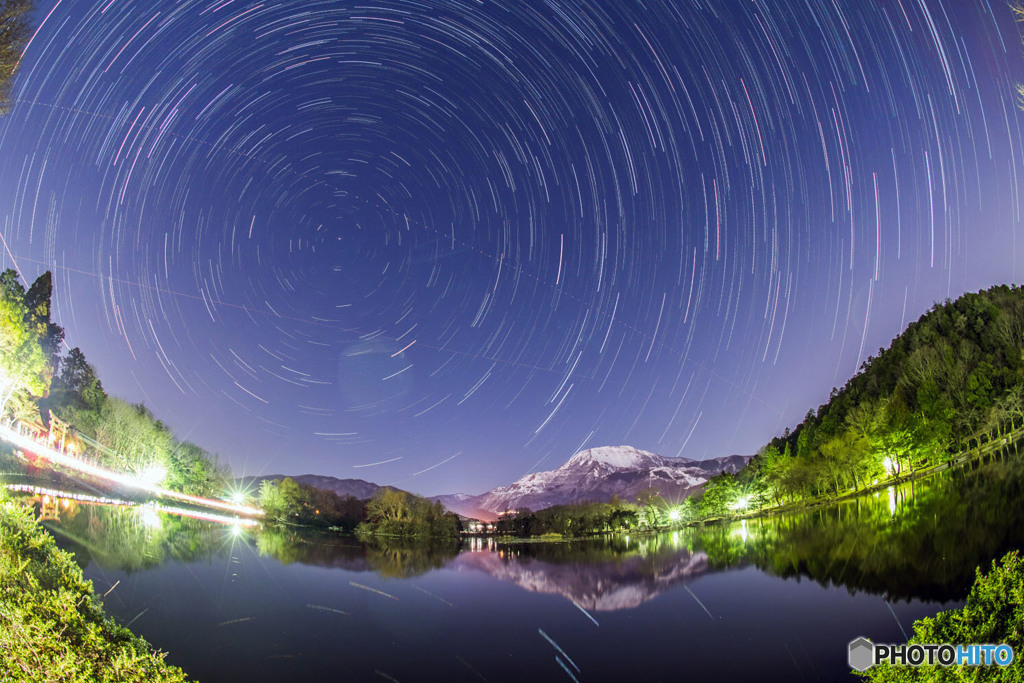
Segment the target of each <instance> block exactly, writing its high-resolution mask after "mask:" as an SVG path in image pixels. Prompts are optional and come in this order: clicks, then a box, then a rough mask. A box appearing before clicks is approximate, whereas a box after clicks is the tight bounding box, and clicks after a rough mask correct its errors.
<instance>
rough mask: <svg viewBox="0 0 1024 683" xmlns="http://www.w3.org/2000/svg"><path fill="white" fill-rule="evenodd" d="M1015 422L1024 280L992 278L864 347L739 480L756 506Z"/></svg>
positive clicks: (899, 463) (944, 453) (849, 483)
mask: <svg viewBox="0 0 1024 683" xmlns="http://www.w3.org/2000/svg"><path fill="white" fill-rule="evenodd" d="M1022 425H1024V289H1022V288H1020V287H1016V286H998V287H992V288H991V289H988V290H986V291H981V292H978V293H976V294H975V293H968V294H965V295H963V296H962V297H960V298H959V299H957V300H956V301H946V302H944V303H941V304H936V305H935V306H933V307H932V309H931V310H930V311H929V312H928V313H926V314H925V315H923V316H922V317H921V318H920V319H919V320H918V321H916V322H914V323H911V324H910V325H909V326H908V327H907V329H906V331H905V332H904V333H903V334H901V335H900V336H899V337H897V338H896V339H894V340H893V341H892V343H891V344H890V346H889V348H888V349H879V352H878V355H877V357H870V356H869V357H868V359H867V361H865V362H864V364H863V365H862V366H861V369H860V371H859V372H858V373H857V374H856V375H855V376H854V377H852V378H851V379H850V381H848V382H847V383H846V385H845V386H844V387H843V388H842V389H833V391H832V394H831V396H830V397H829V401H828V403H825V404H823V405H821V406H819V407H818V409H817V411H808V413H807V416H806V417H805V418H804V420H803V422H802V423H801V424H799V425H798V426H797V427H796V429H794V430H793V431H792V432H790V431H789V430H787V431H786V432H785V433H784V434H783V436H782V437H780V438H777V439H774V440H772V442H771V443H770V444H768V446H767V447H766V448H765V449H763V450H762V451H761V453H760V454H759V455H758V456H757V457H755V458H754V460H753V461H752V463H751V472H753V473H754V474H753V475H751V476H752V479H751V480H750V481H748V482H747V489H748V491H750V492H752V493H753V494H754V499H755V500H756V501H757V504H758V505H760V506H764V505H780V504H783V503H785V502H787V501H799V500H801V499H803V498H806V497H812V496H814V497H820V496H826V497H828V496H838V495H840V494H843V493H846V492H848V491H857V490H859V489H861V488H863V487H865V486H866V485H870V484H871V483H873V482H876V481H878V480H881V479H884V478H886V477H888V476H890V475H906V474H910V473H913V472H916V471H917V470H919V469H921V468H922V467H928V466H931V465H934V464H938V463H941V462H944V461H945V460H947V459H949V458H950V457H951V454H953V453H956V452H959V451H962V450H964V449H965V448H969V447H971V446H974V445H977V444H979V443H981V442H985V441H987V440H991V439H994V438H996V437H997V436H1000V435H1003V434H1005V433H1006V432H1007V431H1009V430H1011V429H1017V428H1020V427H1021V426H1022ZM883 464H884V467H883ZM886 470H887V471H886Z"/></svg>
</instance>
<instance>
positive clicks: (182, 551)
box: [47, 505, 226, 571]
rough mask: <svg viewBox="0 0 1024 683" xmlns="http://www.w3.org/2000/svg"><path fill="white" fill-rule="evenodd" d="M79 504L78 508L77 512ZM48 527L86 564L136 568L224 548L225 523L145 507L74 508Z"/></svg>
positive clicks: (92, 506) (193, 557)
mask: <svg viewBox="0 0 1024 683" xmlns="http://www.w3.org/2000/svg"><path fill="white" fill-rule="evenodd" d="M76 507H77V510H76ZM47 527H48V529H49V530H50V532H51V533H53V535H54V536H56V537H57V538H58V539H59V540H60V541H61V545H63V546H65V547H68V548H69V549H70V550H72V551H73V552H74V553H75V557H76V559H77V560H78V562H79V563H80V564H82V565H83V566H85V565H87V564H88V563H89V561H95V562H96V563H97V564H99V565H100V566H101V567H104V568H117V569H123V570H126V571H136V570H139V569H148V568H150V567H155V566H158V565H160V564H162V563H163V562H165V561H167V560H168V559H174V560H182V561H190V560H195V559H198V558H200V557H210V556H212V555H214V554H215V553H216V552H218V551H219V549H220V548H221V547H222V546H223V541H224V533H225V531H226V529H225V528H224V527H223V526H221V525H213V524H210V523H208V522H201V521H199V520H194V519H188V518H184V517H176V516H174V515H168V514H162V513H159V512H156V511H155V510H153V509H151V508H146V507H103V506H95V505H81V506H72V507H71V508H70V509H69V510H68V512H67V514H62V515H61V522H60V523H59V524H53V525H50V524H47Z"/></svg>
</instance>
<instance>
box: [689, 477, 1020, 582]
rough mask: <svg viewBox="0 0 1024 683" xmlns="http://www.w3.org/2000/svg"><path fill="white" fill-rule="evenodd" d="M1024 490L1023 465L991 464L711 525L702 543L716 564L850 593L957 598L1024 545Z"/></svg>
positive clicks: (713, 563)
mask: <svg viewBox="0 0 1024 683" xmlns="http://www.w3.org/2000/svg"><path fill="white" fill-rule="evenodd" d="M1022 493H1024V468H1022V467H1021V465H1019V464H1016V463H995V464H993V465H989V466H986V467H984V468H982V469H979V470H977V471H974V472H958V473H955V474H952V475H946V476H943V477H935V478H933V479H931V480H928V481H924V482H917V483H916V484H912V485H906V486H904V487H900V488H898V489H891V490H890V491H888V492H885V491H883V492H880V493H879V494H878V495H877V496H870V497H861V498H858V499H856V500H853V501H849V502H847V503H843V504H840V505H834V506H831V507H828V508H822V509H818V510H815V511H812V512H808V513H804V514H800V515H787V516H785V517H772V518H765V519H760V520H750V521H748V522H747V524H746V526H745V527H744V528H743V529H741V525H739V524H731V525H721V526H717V527H708V528H707V529H706V530H704V532H702V533H701V535H700V537H699V545H700V546H701V547H702V548H703V549H704V550H705V552H707V553H708V555H709V557H710V558H711V563H712V565H714V566H725V565H730V564H734V563H737V562H742V561H753V562H755V563H756V564H757V566H758V567H760V568H762V569H764V570H766V571H769V572H771V573H773V574H776V575H779V576H783V577H790V576H807V577H810V578H812V579H814V580H815V581H818V582H819V583H822V584H824V585H843V586H847V587H848V589H849V590H850V591H851V592H854V591H858V590H864V591H868V592H871V593H880V594H884V595H886V596H889V597H895V598H903V599H912V598H926V599H939V600H953V599H960V598H962V597H963V596H964V595H965V594H966V592H967V590H968V588H969V587H970V585H971V583H972V582H973V580H974V570H975V568H976V567H977V566H978V565H980V564H986V563H988V562H989V561H990V560H991V559H992V558H994V557H998V556H1000V555H1002V554H1003V553H1004V552H1006V551H1007V550H1009V549H1011V548H1014V547H1019V546H1020V545H1021V544H1022V543H1024V508H1022V507H1021V506H1020V505H1019V504H1018V501H1019V500H1020V499H1021V498H1020V497H1021V494H1022ZM741 531H742V533H741ZM744 538H745V539H746V540H743V539H744Z"/></svg>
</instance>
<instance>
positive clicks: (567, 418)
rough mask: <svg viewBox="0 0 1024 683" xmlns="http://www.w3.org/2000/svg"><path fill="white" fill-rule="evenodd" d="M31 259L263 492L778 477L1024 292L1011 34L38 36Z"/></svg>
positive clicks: (473, 10) (925, 23)
mask: <svg viewBox="0 0 1024 683" xmlns="http://www.w3.org/2000/svg"><path fill="white" fill-rule="evenodd" d="M39 19H40V25H39V29H38V31H37V33H36V35H35V36H34V37H33V39H32V41H31V43H30V44H29V46H28V48H27V49H26V51H25V55H24V59H23V63H22V66H21V72H20V76H19V80H18V82H17V85H16V88H15V98H16V102H15V105H14V107H13V109H12V112H11V114H10V115H9V116H8V117H6V118H5V119H4V120H3V121H0V196H2V199H3V201H2V203H0V205H2V206H3V207H4V209H3V224H2V230H3V234H4V237H5V239H6V241H7V244H8V246H9V249H10V251H9V253H5V255H4V259H5V267H6V266H10V265H12V260H13V262H15V263H16V264H17V266H18V267H19V268H20V269H21V270H22V271H23V272H24V273H25V275H26V277H29V278H31V277H34V276H35V274H37V273H38V272H41V271H42V270H45V269H51V270H53V271H54V274H55V282H56V287H55V311H56V317H57V319H58V321H59V322H60V323H61V324H63V325H64V326H65V327H66V328H67V329H68V339H69V342H70V343H71V345H73V346H74V345H77V346H80V347H82V349H83V350H84V351H85V353H86V356H87V357H88V358H89V359H90V360H91V361H92V362H93V363H94V364H95V365H96V366H97V367H98V370H99V373H100V376H101V378H102V379H103V381H104V384H105V386H106V387H107V388H108V390H109V391H111V392H112V393H114V394H117V395H121V396H123V397H125V398H127V399H129V400H133V401H145V402H146V403H147V405H148V406H149V407H150V408H151V409H152V410H153V411H154V413H155V414H156V415H158V416H159V417H162V418H163V419H164V420H165V421H167V422H168V423H169V424H170V425H171V426H172V427H173V428H174V430H175V432H176V434H177V435H178V436H179V438H188V439H191V440H194V441H197V442H198V443H200V444H202V445H204V446H206V447H207V448H209V449H211V450H216V451H219V452H220V453H221V455H222V457H224V458H225V459H226V460H227V461H228V462H230V463H231V464H232V465H234V468H235V471H236V473H239V474H240V473H242V472H243V471H245V472H249V473H252V472H267V473H269V472H271V471H273V472H285V473H293V474H298V473H302V472H306V471H313V472H318V473H324V474H331V475H335V476H339V477H362V478H367V479H372V480H374V481H378V482H382V483H396V484H399V485H401V486H403V487H405V488H409V489H412V490H415V491H419V492H422V493H431V494H432V493H442V492H450V491H453V490H466V491H470V492H479V491H481V490H484V489H486V488H489V487H491V486H495V485H499V484H503V483H507V482H509V481H510V480H511V479H514V478H516V477H518V476H521V475H522V474H524V473H526V472H527V471H530V470H532V469H536V468H541V469H547V468H549V467H554V466H557V465H559V464H561V463H562V462H563V461H564V460H565V459H566V458H568V457H569V455H571V454H572V453H573V452H575V450H577V449H579V448H583V447H590V446H599V445H612V444H619V443H628V444H631V445H634V446H637V447H640V448H644V449H647V450H651V451H655V452H658V453H661V454H663V455H669V456H677V455H681V456H687V457H691V458H697V459H700V458H705V457H711V456H719V455H727V454H730V453H748V454H749V453H752V452H754V451H755V450H756V449H757V448H758V447H759V446H760V445H762V444H763V443H765V442H766V441H767V440H768V439H769V438H771V437H772V436H773V435H775V434H777V433H779V432H780V431H781V430H782V428H783V427H785V426H789V425H792V424H795V423H796V422H797V421H799V419H800V417H801V416H802V415H803V413H804V412H806V410H807V409H808V408H812V407H815V406H817V405H818V404H819V403H821V402H823V401H824V400H825V399H826V398H827V396H828V392H829V389H830V388H831V387H832V386H834V385H842V384H843V383H845V381H846V380H847V378H848V377H849V376H850V375H852V374H853V373H854V372H855V371H856V369H857V368H858V367H859V365H860V364H861V363H862V362H863V361H864V360H866V358H867V357H868V356H869V355H870V354H873V353H874V352H875V349H877V348H878V347H880V346H883V345H887V344H888V342H889V340H890V339H891V338H892V337H894V336H896V335H897V334H898V333H899V332H900V331H901V330H902V329H903V327H905V325H906V324H907V323H908V322H910V321H911V320H914V319H916V318H917V317H918V316H919V315H921V314H922V313H924V312H925V311H926V310H927V309H928V308H929V306H930V305H931V304H932V302H934V301H935V300H941V299H945V298H947V297H956V296H958V295H959V294H961V293H962V292H963V291H965V290H972V289H978V288H981V287H987V286H989V285H991V284H994V283H998V282H1010V281H1014V280H1015V279H1019V277H1020V273H1021V264H1020V260H1021V259H1020V257H1019V256H1018V250H1019V249H1020V248H1021V247H1019V246H1018V245H1017V240H1016V236H1017V233H1018V232H1019V228H1020V225H1021V206H1020V201H1021V196H1022V193H1021V187H1020V183H1021V176H1022V171H1024V168H1022V164H1021V159H1024V149H1022V145H1021V135H1020V118H1019V117H1020V114H1019V110H1018V107H1017V104H1018V103H1017V101H1016V99H1015V98H1016V94H1015V90H1014V84H1015V83H1017V82H1019V81H1021V80H1024V72H1022V69H1021V51H1022V48H1021V44H1020V38H1019V34H1018V32H1017V26H1015V24H1014V22H1013V17H1012V15H1011V12H1010V10H1009V9H1008V8H1007V7H1005V6H1003V5H1002V4H999V3H991V2H988V0H980V1H974V0H970V1H967V2H937V1H930V0H892V1H885V0H880V1H878V2H830V3H817V2H781V1H780V2H743V3H740V2H726V3H705V2H698V1H693V2H663V3H641V2H614V3H613V2H597V3H595V2H572V3H570V2H556V1H549V2H505V3H491V2H469V1H466V2H457V1H453V0H437V1H435V0H431V1H416V2H412V1H409V2H406V1H401V0H388V2H382V3H381V2H368V3H349V2H334V1H331V2H326V1H325V2H315V1H304V2H280V1H277V2H247V1H243V0H222V1H219V2H218V1H212V2H205V1H204V2H199V1H193V2H147V3H138V2H131V1H129V0H110V1H109V2H106V3H73V2H69V1H67V0H63V1H62V2H58V3H57V4H56V5H52V4H50V5H47V6H44V7H41V8H40V11H39Z"/></svg>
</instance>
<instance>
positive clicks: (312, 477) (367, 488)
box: [236, 474, 393, 500]
mask: <svg viewBox="0 0 1024 683" xmlns="http://www.w3.org/2000/svg"><path fill="white" fill-rule="evenodd" d="M289 476H290V477H291V478H292V479H294V480H295V481H297V482H298V483H300V484H306V485H307V486H313V487H315V488H318V489H324V490H326V491H333V492H334V493H336V494H338V495H339V496H355V497H356V498H358V499H360V500H366V499H367V498H372V497H373V494H374V493H376V492H377V491H378V490H379V489H382V488H384V487H383V486H379V485H378V484H374V483H373V482H370V481H364V480H362V479H338V478H337V477H328V476H323V475H319V474H300V475H297V476H295V475H287V474H268V475H263V476H259V477H242V478H240V479H238V480H236V481H237V482H238V486H239V487H240V488H242V489H243V490H247V491H252V492H254V493H255V492H257V491H259V489H260V483H261V482H263V481H265V480H270V481H279V480H281V479H284V478H285V477H289ZM392 488H393V487H392Z"/></svg>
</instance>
